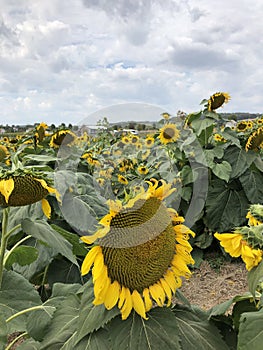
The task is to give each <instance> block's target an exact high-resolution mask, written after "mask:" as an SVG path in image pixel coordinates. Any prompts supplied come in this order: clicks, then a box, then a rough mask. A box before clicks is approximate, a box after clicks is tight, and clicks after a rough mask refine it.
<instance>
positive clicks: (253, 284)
mask: <svg viewBox="0 0 263 350" xmlns="http://www.w3.org/2000/svg"><path fill="white" fill-rule="evenodd" d="M247 281H248V288H249V291H250V292H251V294H252V295H253V296H255V293H256V289H257V286H258V284H259V282H262V281H263V261H261V263H260V264H259V265H258V266H256V267H254V268H253V269H252V270H250V271H248V273H247Z"/></svg>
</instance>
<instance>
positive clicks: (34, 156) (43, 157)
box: [23, 154, 57, 163]
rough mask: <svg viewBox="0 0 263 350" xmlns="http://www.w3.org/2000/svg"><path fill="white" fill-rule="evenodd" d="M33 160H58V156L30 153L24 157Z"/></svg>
mask: <svg viewBox="0 0 263 350" xmlns="http://www.w3.org/2000/svg"><path fill="white" fill-rule="evenodd" d="M24 159H25V160H33V161H34V162H45V163H48V162H56V161H57V157H53V156H46V155H44V154H30V155H26V156H24V157H23V160H24Z"/></svg>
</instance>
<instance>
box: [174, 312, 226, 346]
mask: <svg viewBox="0 0 263 350" xmlns="http://www.w3.org/2000/svg"><path fill="white" fill-rule="evenodd" d="M173 311H174V313H175V316H176V320H177V324H178V329H179V336H180V344H181V346H182V349H187V350H196V349H198V350H229V348H228V346H227V345H226V343H225V342H224V341H223V339H222V336H221V334H220V332H219V330H218V329H217V327H215V326H214V325H213V323H212V322H209V320H208V314H207V313H206V312H204V311H202V310H200V309H197V308H191V309H190V308H187V307H183V306H177V307H176V308H174V309H173Z"/></svg>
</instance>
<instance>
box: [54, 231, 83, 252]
mask: <svg viewBox="0 0 263 350" xmlns="http://www.w3.org/2000/svg"><path fill="white" fill-rule="evenodd" d="M51 227H52V228H53V229H54V230H55V231H57V232H58V233H59V234H61V236H63V237H64V238H65V239H66V240H67V241H69V242H70V243H71V244H72V247H73V254H74V255H78V256H86V255H87V249H86V248H85V246H84V244H83V243H81V242H80V239H79V236H78V235H77V234H76V233H72V232H69V231H66V230H64V229H63V228H62V227H60V226H57V225H54V224H52V225H51Z"/></svg>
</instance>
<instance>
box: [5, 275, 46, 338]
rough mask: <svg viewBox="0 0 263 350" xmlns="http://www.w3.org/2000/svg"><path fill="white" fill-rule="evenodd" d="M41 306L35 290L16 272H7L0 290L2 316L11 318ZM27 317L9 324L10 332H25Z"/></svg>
mask: <svg viewBox="0 0 263 350" xmlns="http://www.w3.org/2000/svg"><path fill="white" fill-rule="evenodd" d="M37 305H41V300H40V297H39V294H38V293H37V291H36V290H35V288H34V287H33V286H32V285H31V284H30V283H29V282H28V281H27V280H26V279H25V278H24V277H23V276H21V275H19V274H18V273H16V272H14V271H5V272H4V275H3V281H2V286H1V290H0V314H1V315H2V316H3V317H4V318H5V319H7V318H9V317H10V316H12V315H13V314H15V313H17V312H19V311H21V310H24V309H28V308H31V307H33V306H37ZM26 318H27V316H25V315H22V316H19V317H17V318H15V319H13V320H12V321H11V322H9V323H8V332H9V333H11V332H15V331H24V330H25V329H26V327H25V322H26Z"/></svg>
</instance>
